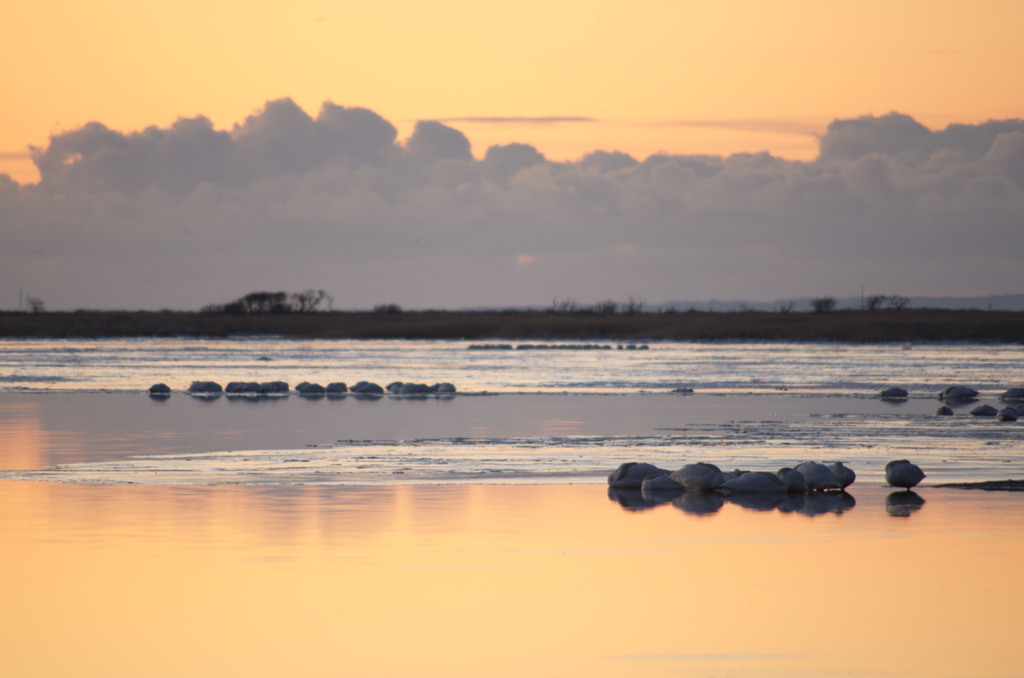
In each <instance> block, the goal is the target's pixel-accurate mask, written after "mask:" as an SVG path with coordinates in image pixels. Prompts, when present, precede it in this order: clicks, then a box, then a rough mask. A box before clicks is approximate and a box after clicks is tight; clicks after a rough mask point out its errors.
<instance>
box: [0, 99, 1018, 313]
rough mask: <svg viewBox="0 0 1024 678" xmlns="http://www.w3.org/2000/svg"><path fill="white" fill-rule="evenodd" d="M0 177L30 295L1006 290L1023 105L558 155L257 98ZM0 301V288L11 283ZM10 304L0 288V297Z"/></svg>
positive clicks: (483, 297)
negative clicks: (770, 135) (802, 157)
mask: <svg viewBox="0 0 1024 678" xmlns="http://www.w3.org/2000/svg"><path fill="white" fill-rule="evenodd" d="M32 153H33V159H34V161H35V163H36V165H37V167H38V168H39V171H40V176H41V180H40V182H39V183H38V184H31V185H19V184H17V183H16V182H14V181H12V180H10V179H9V178H7V177H4V176H2V175H0V289H4V290H18V289H22V290H25V291H27V292H29V293H31V294H33V295H35V296H38V297H40V298H42V299H44V301H46V303H47V306H48V307H50V308H76V307H85V308H161V307H170V308H198V307H200V306H202V305H204V304H208V303H214V302H219V301H225V300H229V299H232V298H235V297H237V296H241V295H242V294H244V293H246V292H249V291H252V290H254V289H306V288H309V287H315V288H323V289H325V290H327V291H329V292H330V293H331V294H332V295H333V296H334V297H335V300H336V306H338V307H341V308H365V307H369V306H372V305H375V304H378V303H392V302H394V303H399V304H401V305H402V306H404V307H408V308H417V307H420V308H422V307H435V308H442V307H443V308H455V307H466V306H509V305H544V304H547V303H550V300H551V299H552V298H555V297H558V298H565V297H572V298H575V299H577V300H579V301H580V302H582V303H588V302H591V301H597V300H602V299H625V298H627V297H628V296H630V295H634V296H642V297H643V298H644V299H646V300H648V301H649V302H651V303H657V302H659V301H667V300H671V299H701V298H704V299H710V298H719V299H726V298H734V299H748V300H752V301H753V300H768V299H773V298H784V297H794V296H812V295H822V294H833V295H847V294H855V293H857V292H859V289H860V285H861V284H862V283H863V284H864V286H865V289H866V290H867V291H868V292H869V293H872V292H874V293H899V294H906V295H919V294H936V295H953V294H960V295H969V294H986V293H996V292H1004V291H1017V288H1018V287H1019V282H1018V278H1019V266H1020V262H1021V261H1022V260H1024V229H1021V228H1020V224H1021V223H1024V122H1022V121H1020V120H1003V121H990V122H988V123H984V124H981V125H953V126H950V127H948V128H946V129H945V130H940V131H934V132H933V131H931V130H928V129H927V128H925V127H923V126H922V125H920V124H919V123H917V122H916V121H914V120H913V119H912V118H910V117H908V116H905V115H900V114H896V113H893V114H889V115H885V116H880V117H863V118H857V119H853V120H837V121H834V122H833V123H832V124H831V125H829V127H828V130H827V131H826V132H825V134H824V136H823V137H822V138H821V155H820V157H819V158H818V159H817V160H815V161H813V162H794V161H787V160H784V159H782V158H778V157H774V156H772V155H769V154H766V153H757V154H737V155H733V156H729V157H724V158H723V157H714V156H672V155H655V156H651V157H649V158H646V159H643V160H638V159H635V158H633V157H631V156H629V155H627V154H625V153H621V152H617V151H602V150H598V151H594V152H593V153H590V154H588V155H587V156H585V157H584V158H581V159H580V160H579V161H577V162H571V163H556V162H551V161H549V160H547V159H546V158H545V157H544V155H543V154H541V153H540V152H539V151H538V150H537V149H535V148H533V147H532V146H529V145H526V144H508V145H503V146H493V147H491V148H489V149H486V150H485V151H484V152H483V153H481V154H480V156H481V157H480V158H479V159H477V158H476V157H474V155H473V153H472V148H471V146H470V142H469V140H468V139H467V137H466V136H465V135H464V134H463V133H462V132H461V131H459V130H458V129H456V128H453V127H450V126H448V125H446V124H444V123H443V122H441V121H421V122H420V123H418V124H417V125H416V127H415V129H414V131H413V133H412V135H411V136H410V137H409V138H408V139H404V140H399V139H398V138H397V132H396V129H395V127H394V126H393V125H392V124H391V123H390V122H388V121H387V120H385V119H383V118H382V117H380V116H379V115H377V114H376V113H374V112H372V111H370V110H367V109H364V108H347V107H342V106H337V105H335V104H332V103H325V104H324V105H323V106H322V108H321V109H320V111H319V112H318V114H317V115H316V117H313V116H311V115H309V114H308V113H306V112H305V111H303V110H302V109H301V108H300V107H298V106H297V105H296V104H295V103H294V102H292V101H290V100H288V99H283V100H278V101H271V102H268V103H267V104H266V105H265V106H264V107H263V108H262V109H261V110H259V111H257V112H255V113H253V115H251V116H249V117H248V118H247V119H246V120H244V121H242V122H240V123H239V124H237V125H235V126H234V127H233V128H232V129H230V130H218V129H215V128H214V127H213V125H212V124H211V122H210V121H209V120H208V119H206V118H204V117H197V118H190V119H181V120H178V121H177V122H175V123H174V124H173V125H171V126H170V127H167V128H158V127H150V128H146V129H144V130H142V131H139V132H129V133H124V132H119V131H115V130H112V129H109V128H108V127H106V126H104V125H103V124H101V123H99V122H94V123H90V124H88V125H85V126H84V127H82V128H80V129H76V130H71V131H68V132H64V133H61V134H57V135H54V136H53V137H52V138H51V139H50V142H49V144H47V145H46V146H45V147H41V148H36V149H33V151H32ZM15 299H16V296H15ZM14 303H16V302H15V301H13V300H4V299H0V307H3V306H6V307H8V308H10V307H12V306H13V304H14Z"/></svg>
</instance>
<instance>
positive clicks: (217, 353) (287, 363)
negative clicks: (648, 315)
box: [0, 337, 1024, 397]
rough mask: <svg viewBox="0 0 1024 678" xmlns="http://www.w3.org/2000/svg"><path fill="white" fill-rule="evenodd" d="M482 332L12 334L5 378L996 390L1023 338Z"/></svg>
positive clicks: (90, 387)
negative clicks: (506, 344) (477, 336)
mask: <svg viewBox="0 0 1024 678" xmlns="http://www.w3.org/2000/svg"><path fill="white" fill-rule="evenodd" d="M479 343H485V342H467V341H425V340H416V341H403V340H388V341H369V340H367V341H353V340H288V339H279V338H271V337H258V338H244V339H102V340H86V339H63V340H53V339H41V340H40V339H26V340H21V339H13V340H12V339H5V340H0V392H23V391H140V390H144V389H147V388H149V386H150V385H152V384H153V383H156V382H165V383H167V384H169V385H170V386H171V387H172V388H176V389H183V388H185V387H187V386H188V384H189V383H191V382H192V381H193V380H206V379H209V380H214V381H218V382H220V383H221V384H225V383H227V382H229V381H251V380H255V381H271V380H282V381H287V382H289V383H290V384H292V385H295V384H297V383H299V382H301V381H311V382H320V383H323V384H327V383H329V382H332V381H345V382H347V383H348V384H350V385H351V384H353V383H355V382H357V381H360V380H368V381H375V382H378V383H380V384H382V385H386V384H388V383H390V382H392V381H408V382H424V383H435V382H443V381H448V382H451V383H454V384H455V385H456V386H457V387H458V388H459V390H460V391H462V392H477V393H479V392H487V393H566V394H597V393H615V394H620V393H627V392H642V391H653V392H664V391H668V390H671V389H674V388H677V387H680V386H684V387H691V388H694V389H695V390H697V391H698V392H700V393H714V394H725V393H750V394H766V393H778V392H780V391H786V392H789V393H793V394H807V395H815V396H841V397H850V396H853V397H870V396H873V395H874V394H875V393H877V391H879V390H881V389H883V388H886V387H888V386H892V385H900V386H903V387H904V388H906V389H908V390H909V391H910V392H911V394H912V395H915V396H934V395H935V394H936V393H937V392H938V391H940V390H941V389H942V388H945V387H946V386H949V385H951V384H959V383H963V384H967V385H970V386H972V387H973V388H975V389H978V390H979V391H980V392H981V393H982V395H984V396H995V395H996V394H998V393H999V392H1001V391H1003V390H1005V389H1006V388H1007V387H1010V386H1019V385H1021V384H1024V346H1021V345H1001V344H917V345H914V346H912V347H908V346H907V345H904V344H838V343H793V342H708V343H678V342H661V343H657V342H655V343H643V344H640V343H639V342H637V343H633V344H632V345H633V346H638V345H640V346H647V347H648V349H647V350H627V349H623V350H617V349H615V348H612V349H611V350H593V351H588V350H511V351H509V350H469V347H470V346H472V345H474V344H479ZM522 343H525V342H522ZM544 345H545V346H552V347H558V346H576V345H579V342H544ZM592 345H594V346H616V345H617V344H615V343H614V342H592ZM629 345H630V344H625V345H624V346H629Z"/></svg>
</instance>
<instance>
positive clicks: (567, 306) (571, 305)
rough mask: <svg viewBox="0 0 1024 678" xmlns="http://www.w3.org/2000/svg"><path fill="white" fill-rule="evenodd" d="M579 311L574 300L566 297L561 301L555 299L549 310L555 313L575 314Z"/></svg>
mask: <svg viewBox="0 0 1024 678" xmlns="http://www.w3.org/2000/svg"><path fill="white" fill-rule="evenodd" d="M578 309H579V305H578V304H577V303H576V300H575V299H570V298H569V297H566V298H565V299H563V300H562V301H558V299H555V300H553V301H552V302H551V310H553V311H554V312H555V313H575V312H576V311H577V310H578Z"/></svg>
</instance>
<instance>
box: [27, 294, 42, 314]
mask: <svg viewBox="0 0 1024 678" xmlns="http://www.w3.org/2000/svg"><path fill="white" fill-rule="evenodd" d="M25 301H26V302H28V310H30V311H32V312H33V313H43V312H44V311H46V304H44V303H43V300H42V299H40V298H39V297H33V296H32V295H29V296H27V297H26V298H25Z"/></svg>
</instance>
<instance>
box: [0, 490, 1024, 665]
mask: <svg viewBox="0 0 1024 678" xmlns="http://www.w3.org/2000/svg"><path fill="white" fill-rule="evenodd" d="M0 488H2V491H0V544H2V545H3V548H4V554H5V557H4V558H3V559H0V577H2V580H3V581H5V582H8V584H9V585H8V587H7V593H6V594H5V600H4V614H3V615H0V638H2V639H3V640H2V641H0V645H2V648H3V666H4V669H5V674H6V675H12V676H66V675H75V676H83V677H89V676H102V677H103V678H118V677H121V676H126V677H127V676H132V677H134V676H138V675H140V672H141V673H143V674H145V675H147V676H153V677H162V676H181V675H191V676H225V675H245V676H254V677H255V676H274V677H276V676H281V675H301V676H308V677H321V676H322V677H327V676H339V675H352V676H395V675H419V676H450V675H493V676H522V675H538V676H556V675H557V676H621V675H623V674H634V673H642V674H643V675H649V676H673V675H680V674H682V675H688V676H723V675H758V676H821V675H853V676H868V675H870V676H875V675H886V676H966V675H970V676H976V677H987V676H992V677H998V676H1012V675H1017V672H1018V670H1019V667H1020V666H1021V662H1022V661H1024V648H1022V647H1021V645H1020V644H1019V643H1018V642H1017V636H1018V631H1019V622H1018V613H1019V610H1020V609H1021V606H1022V604H1024V585H1022V583H1021V581H1020V577H1019V567H1020V563H1021V562H1024V560H1022V559H1024V502H1022V501H1020V499H1019V498H1018V496H1014V495H1009V494H1000V495H991V494H984V493H972V492H964V491H955V490H938V489H935V488H930V489H922V490H921V491H920V492H919V497H920V498H921V499H924V503H923V505H920V506H919V508H918V509H917V510H916V511H913V512H912V513H910V514H909V515H908V517H893V516H892V515H891V514H890V513H889V512H888V511H887V510H886V498H887V496H888V495H889V494H890V492H889V491H888V490H887V489H884V488H882V487H880V486H878V485H865V486H863V487H860V488H857V486H856V485H855V486H854V488H853V489H854V492H853V495H854V496H855V498H856V501H855V505H853V506H852V507H849V508H847V509H846V510H845V511H843V512H842V513H839V514H837V513H834V512H830V513H822V514H818V515H814V516H811V515H805V514H801V513H783V512H780V511H778V510H770V511H759V510H753V509H748V508H743V507H742V506H739V505H737V504H732V503H725V504H724V505H723V506H721V507H720V508H719V509H718V510H717V512H715V513H712V514H698V513H693V512H688V511H686V510H685V508H684V509H683V510H680V508H677V507H676V506H673V505H672V504H665V505H663V506H659V507H657V508H653V509H649V510H643V511H638V510H633V509H628V508H623V507H622V506H620V505H619V503H618V502H615V501H610V500H609V499H608V497H607V496H606V491H605V489H604V488H603V487H600V486H593V485H580V486H566V485H555V486H548V485H516V486H507V485H506V486H503V485H477V486H459V487H454V486H427V485H416V486H387V487H374V488H366V487H294V486H290V487H280V486H279V487H152V486H148V487H136V486H82V485H66V484H51V483H2V484H0ZM55 646H59V651H55V650H54V647H55Z"/></svg>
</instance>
